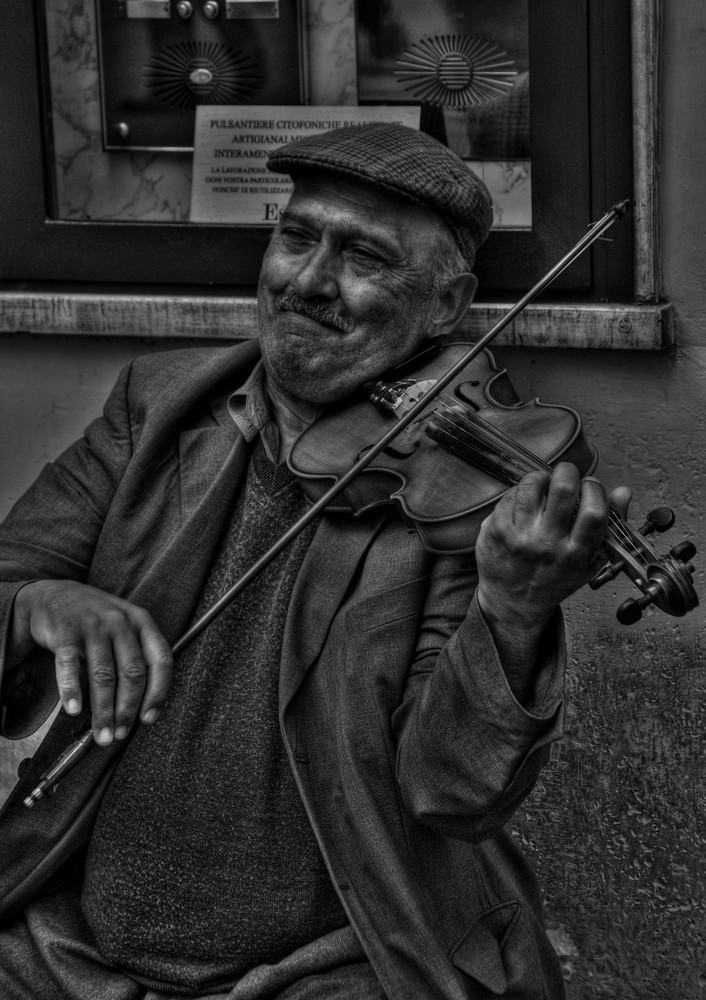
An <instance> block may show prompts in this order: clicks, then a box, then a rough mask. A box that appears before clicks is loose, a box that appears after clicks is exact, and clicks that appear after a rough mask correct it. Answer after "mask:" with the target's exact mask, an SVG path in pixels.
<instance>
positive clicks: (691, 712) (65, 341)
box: [0, 0, 706, 1000]
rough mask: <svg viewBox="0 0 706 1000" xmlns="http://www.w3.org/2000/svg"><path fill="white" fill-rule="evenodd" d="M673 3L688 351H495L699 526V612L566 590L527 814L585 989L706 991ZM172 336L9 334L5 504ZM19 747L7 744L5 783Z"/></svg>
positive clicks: (678, 296)
mask: <svg viewBox="0 0 706 1000" xmlns="http://www.w3.org/2000/svg"><path fill="white" fill-rule="evenodd" d="M665 7H666V8H667V9H666V11H665V16H666V23H665V86H664V108H663V109H664V130H663V155H662V191H663V228H664V271H665V288H666V292H667V294H668V295H669V296H670V297H671V299H672V300H673V303H674V311H675V317H676V326H677V336H678V343H679V346H678V348H677V351H676V353H675V354H674V355H673V356H669V357H668V356H666V355H657V354H650V355H646V356H645V355H642V354H639V355H638V354H633V353H629V352H609V351H572V350H566V351H558V350H555V351H548V350H547V351H539V350H527V351H522V350H519V349H504V350H502V351H500V350H498V351H497V352H496V354H497V357H498V359H499V360H500V361H501V362H502V363H503V364H507V365H508V367H509V368H510V370H511V372H512V376H513V381H514V382H515V384H516V387H517V388H518V390H519V392H520V394H521V395H522V396H523V397H524V398H532V397H533V396H539V397H540V398H541V399H542V400H543V401H544V402H556V403H565V404H568V405H573V406H576V407H577V408H578V409H579V410H580V411H581V412H582V414H583V416H584V418H585V423H586V427H587V431H588V434H589V436H590V437H591V438H592V439H593V440H594V442H595V443H596V445H597V447H598V449H599V452H600V455H601V461H600V466H599V472H600V475H601V476H602V478H603V479H604V481H605V482H606V484H607V485H609V486H614V485H617V484H619V483H626V484H628V485H629V486H631V487H632V489H633V491H634V494H635V498H634V503H633V508H634V513H633V514H632V520H633V522H638V521H639V519H640V516H641V515H642V514H643V513H644V512H646V511H647V510H649V509H650V507H653V506H656V505H658V504H668V505H670V506H672V507H673V508H674V511H675V513H676V515H677V525H676V526H675V528H673V529H672V531H671V532H670V533H669V534H668V535H667V536H664V538H663V539H661V540H658V543H657V544H658V546H659V547H663V548H664V549H666V548H668V547H669V546H670V545H673V544H675V543H676V542H678V541H680V540H681V539H682V538H683V537H689V538H691V539H693V540H694V541H695V543H696V545H697V547H698V548H699V550H700V551H699V553H698V554H697V557H696V564H697V575H696V584H697V589H698V590H699V592H700V595H701V597H702V607H701V608H699V609H697V610H696V611H695V612H693V613H692V614H691V615H689V616H688V617H687V618H684V619H680V620H676V619H672V618H668V617H667V616H665V615H662V614H660V613H658V612H654V613H648V614H646V615H645V617H644V619H643V620H642V621H641V622H640V623H638V624H637V625H636V626H634V627H631V628H629V629H628V628H623V627H622V626H621V625H619V624H618V623H617V621H616V619H615V608H616V607H617V605H618V604H620V603H621V601H622V600H624V599H625V598H626V597H627V596H630V594H631V588H630V586H629V585H628V584H627V583H626V582H621V581H620V580H618V581H616V582H615V583H614V584H611V585H609V586H608V587H606V588H604V589H603V590H602V591H599V592H598V593H592V592H590V591H587V590H586V591H582V592H581V593H580V594H578V595H576V596H575V597H574V598H573V599H572V600H571V601H570V602H569V605H568V607H567V617H568V619H569V623H570V627H571V634H572V655H571V666H570V671H569V676H568V679H567V694H568V696H569V712H568V723H567V734H566V738H565V740H564V741H563V743H562V744H561V745H560V746H559V747H558V748H557V751H556V753H555V755H554V759H553V762H552V763H551V765H550V766H549V767H548V768H547V770H546V771H545V774H544V776H543V778H542V780H541V782H540V784H539V785H538V787H537V788H536V789H535V791H534V793H533V795H532V797H531V799H530V800H529V802H528V803H527V805H526V807H525V809H524V811H523V813H522V815H521V816H520V817H518V820H517V823H516V832H517V836H518V837H519V838H520V839H521V840H522V841H523V842H524V843H525V845H526V846H527V850H528V852H529V854H530V856H531V857H532V859H533V861H534V863H535V865H536V867H537V869H538V872H539V875H540V879H541V881H542V884H543V886H544V889H545V893H546V900H547V917H548V923H549V926H550V928H551V932H552V936H553V940H554V943H555V945H556V947H557V949H558V951H559V952H560V954H561V955H562V958H563V961H564V967H565V974H566V978H567V982H568V989H569V995H570V1000H592V998H596V997H598V998H616V1000H617V998H620V1000H633V998H634V1000H637V998H666V1000H698V998H701V997H703V996H704V992H705V991H706V969H705V968H704V954H705V949H704V936H705V935H706V917H705V913H704V909H705V907H706V903H705V902H704V900H705V899H706V891H705V890H706V872H705V870H704V856H705V853H706V851H705V849H704V848H705V844H704V840H705V838H706V832H705V831H706V803H705V801H704V777H705V774H704V771H705V767H704V753H705V751H704V747H705V746H706V711H705V708H706V705H705V700H704V695H705V693H706V692H705V690H704V688H705V686H706V674H705V673H704V648H705V645H706V635H705V632H706V626H705V624H704V605H706V581H705V575H704V570H705V569H706V532H704V513H703V512H704V509H705V508H706V489H705V486H704V471H703V470H704V455H705V454H706V449H705V445H706V433H705V425H706V416H705V412H704V411H705V406H704V400H706V289H705V288H704V282H703V273H704V265H703V258H704V253H705V252H706V203H705V201H704V199H703V198H702V196H701V189H702V184H703V180H702V175H703V166H702V165H703V163H704V162H706V135H705V134H704V130H703V122H704V120H706V86H705V85H704V84H705V83H706V60H704V59H703V46H704V38H705V35H706V11H705V10H704V6H703V3H702V2H701V0H682V2H681V3H680V4H678V5H677V4H665ZM181 344H182V346H183V345H184V342H183V341H182V342H181ZM164 346H167V345H165V344H157V345H154V344H148V343H146V342H144V343H143V342H136V341H130V342H128V341H118V340H110V339H106V338H100V339H99V338H95V339H94V338H90V337H65V338H50V337H32V336H30V335H28V334H16V335H12V336H7V337H5V338H2V339H1V340H0V408H1V410H2V412H1V413H0V426H2V428H3V434H2V435H1V436H0V470H1V474H0V475H1V479H0V504H1V505H2V509H1V510H0V513H1V512H2V510H6V509H7V506H8V504H9V502H10V500H11V499H13V498H14V497H15V496H16V495H17V494H18V493H19V492H20V490H21V489H22V488H23V486H24V485H25V484H26V483H28V482H29V480H30V479H31V478H32V476H33V475H34V474H35V473H36V471H37V470H38V468H39V467H40V466H41V464H42V463H43V462H44V461H45V460H46V459H47V458H48V457H50V456H51V455H53V454H55V453H56V451H58V450H59V449H60V448H61V447H62V446H63V445H64V444H67V443H68V442H69V441H70V440H72V439H73V437H75V436H76V434H77V433H79V432H80V430H81V429H82V427H83V426H84V424H85V423H86V422H87V421H88V420H89V419H90V417H92V416H93V415H94V414H95V413H97V412H98V410H99V408H100V403H101V401H102V399H103V398H104V396H105V393H106V391H107V389H108V387H109V386H110V384H111V383H112V381H113V379H114V377H115V375H116V373H117V371H118V369H119V367H120V366H121V365H122V364H123V363H124V362H125V361H127V360H128V359H129V358H130V357H132V356H133V355H134V354H135V353H138V352H142V351H145V350H154V349H160V348H163V347H164ZM25 752H26V750H25V749H24V748H17V754H18V755H23V754H24V753H25ZM13 758H14V754H13V752H12V751H11V750H10V749H8V748H7V746H6V745H5V744H4V745H3V746H2V748H0V764H1V765H2V767H4V772H0V783H3V782H4V787H7V786H8V784H10V783H11V781H12V775H13V773H14V767H15V763H14V759H13Z"/></svg>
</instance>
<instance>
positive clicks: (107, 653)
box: [9, 580, 174, 746]
mask: <svg viewBox="0 0 706 1000" xmlns="http://www.w3.org/2000/svg"><path fill="white" fill-rule="evenodd" d="M35 645H37V646H41V647H43V648H44V649H48V650H49V651H50V652H52V653H53V654H54V660H55V664H56V680H57V685H58V688H59V697H60V698H61V702H62V704H63V706H64V708H65V710H66V711H67V712H68V714H69V715H78V714H79V713H80V711H81V708H82V693H81V683H80V678H81V675H82V674H83V673H85V676H86V678H87V682H88V692H89V697H90V702H91V713H92V727H93V736H94V739H95V741H96V743H98V744H99V745H101V746H107V745H108V744H109V743H111V742H112V740H113V739H114V738H115V739H118V740H120V739H124V738H125V737H126V736H127V735H128V733H129V731H130V728H131V727H132V724H133V722H134V721H135V719H136V718H137V717H138V716H139V719H140V721H141V722H143V723H147V724H148V725H150V724H152V723H153V722H155V721H156V719H157V716H158V715H159V712H160V710H161V708H162V706H163V704H164V702H165V699H166V697H167V692H168V691H169V687H170V685H171V680H172V669H173V665H174V658H173V656H172V652H171V649H170V646H169V643H168V642H167V640H166V639H165V638H164V636H163V635H162V633H161V632H160V630H159V628H158V627H157V625H156V624H155V621H154V619H153V618H152V616H151V615H150V614H149V613H148V612H147V611H145V610H144V608H140V607H137V605H135V604H130V602H129V601H124V600H122V599H121V598H119V597H114V596H113V595H112V594H107V593H105V592H104V591H102V590H97V589H96V588H95V587H89V586H87V585H86V584H82V583H75V582H74V581H73V580H37V581H35V582H33V583H28V584H26V585H25V586H24V587H22V588H21V589H20V590H19V591H18V593H17V595H16V597H15V604H14V609H13V618H12V632H11V636H10V647H9V662H10V663H14V664H17V663H18V662H19V661H20V660H22V659H24V658H25V657H26V656H28V655H29V654H30V653H31V651H32V649H33V648H34V646H35Z"/></svg>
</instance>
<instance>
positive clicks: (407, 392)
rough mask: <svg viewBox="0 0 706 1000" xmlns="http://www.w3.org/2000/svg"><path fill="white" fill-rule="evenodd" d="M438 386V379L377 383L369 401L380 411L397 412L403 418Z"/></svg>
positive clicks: (370, 392) (369, 395)
mask: <svg viewBox="0 0 706 1000" xmlns="http://www.w3.org/2000/svg"><path fill="white" fill-rule="evenodd" d="M434 385H436V379H433V378H427V379H422V381H421V382H415V381H414V380H413V379H400V380H399V381H397V382H384V381H382V380H380V381H378V382H376V383H375V384H374V385H373V386H372V388H371V389H370V390H369V391H368V399H369V400H370V402H371V403H372V404H373V405H374V406H377V408H378V409H379V410H385V411H386V412H388V413H389V412H393V413H394V412H397V411H399V415H400V416H402V415H403V414H404V413H406V412H407V411H408V410H409V409H411V408H412V406H414V404H415V403H417V402H418V401H419V400H420V399H421V398H422V396H423V395H424V394H425V393H426V392H428V391H429V389H431V388H432V387H433V386H434Z"/></svg>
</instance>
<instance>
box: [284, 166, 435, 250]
mask: <svg viewBox="0 0 706 1000" xmlns="http://www.w3.org/2000/svg"><path fill="white" fill-rule="evenodd" d="M281 217H282V218H283V219H284V220H285V221H286V220H287V219H293V218H301V219H302V220H303V219H305V218H307V219H310V220H311V222H312V223H319V224H322V225H330V226H333V225H338V226H347V227H350V228H351V229H359V230H361V231H362V232H369V233H370V234H371V235H372V234H373V233H374V234H376V235H377V236H380V237H381V236H383V235H384V234H387V235H388V236H389V237H390V238H391V239H399V240H403V241H405V242H406V241H407V240H412V241H416V240H423V241H424V243H425V244H428V243H434V242H436V241H439V240H442V239H446V240H453V235H452V233H451V230H450V229H449V227H448V225H447V224H446V222H445V221H444V219H443V218H442V217H441V215H439V213H438V212H436V211H434V209H432V208H430V207H429V206H427V205H423V204H421V203H420V202H416V201H413V200H411V199H407V198H403V197H399V196H397V195H395V194H393V193H391V192H389V191H386V190H383V189H380V188H377V187H375V186H374V185H371V184H366V183H363V182H360V181H357V180H353V179H349V178H345V177H340V176H338V175H336V174H333V173H328V172H326V171H324V170H321V171H311V172H307V173H302V174H299V175H298V176H297V177H296V178H295V179H294V188H293V190H292V194H291V196H290V199H289V201H288V203H287V205H286V207H285V208H284V210H283V212H282V216H281Z"/></svg>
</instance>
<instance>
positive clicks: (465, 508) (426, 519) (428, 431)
mask: <svg viewBox="0 0 706 1000" xmlns="http://www.w3.org/2000/svg"><path fill="white" fill-rule="evenodd" d="M467 350H468V344H464V343H452V344H448V345H446V346H445V347H443V348H441V349H440V350H437V351H427V352H425V353H424V354H423V355H422V356H421V358H420V359H419V360H416V361H415V359H413V360H412V361H411V362H408V363H407V364H406V365H403V366H400V367H399V368H397V369H395V370H394V371H393V372H392V373H390V375H389V376H388V377H385V378H383V379H381V380H380V381H379V382H377V383H375V385H374V386H372V387H369V389H368V394H367V396H366V398H361V399H360V400H356V401H354V402H352V403H351V402H350V401H348V405H346V406H345V407H341V408H340V409H335V410H332V411H329V412H327V413H326V414H325V415H324V416H322V417H321V418H320V419H319V420H317V421H316V422H315V423H314V424H313V425H312V426H311V427H310V428H309V429H308V430H307V431H306V433H305V434H304V435H302V437H300V438H299V440H298V441H297V442H296V443H295V445H294V448H293V449H292V452H291V455H290V458H289V465H290V468H291V470H292V471H293V473H294V474H295V475H296V476H297V478H298V479H299V481H300V483H301V485H302V488H303V489H304V491H305V493H306V494H307V497H308V498H309V500H310V501H312V502H315V501H316V500H318V499H319V497H321V496H322V495H323V494H324V493H325V492H326V490H327V489H328V488H329V487H330V486H331V484H332V483H333V482H335V481H336V479H338V478H339V477H340V476H341V475H342V474H343V473H345V471H346V470H347V469H348V468H349V467H350V466H351V465H352V464H353V463H354V462H355V461H356V460H357V459H358V458H359V457H360V456H361V455H363V454H364V453H365V451H366V449H367V448H369V447H370V445H372V444H373V443H375V442H377V441H378V440H379V439H380V438H381V437H382V435H383V434H384V433H385V431H387V430H388V428H389V427H390V426H391V424H394V422H395V421H396V420H398V419H399V414H400V413H403V412H404V410H405V407H406V406H407V405H409V404H410V403H411V402H414V401H415V400H416V399H417V398H419V394H420V392H423V391H426V389H427V388H428V387H429V386H430V385H431V384H433V382H435V381H436V379H437V378H438V377H439V376H440V375H442V374H443V373H444V372H445V371H447V370H448V369H449V367H450V366H451V365H452V364H453V363H454V362H455V361H456V360H457V359H458V358H460V357H462V355H463V354H464V353H465V352H466V351H467ZM526 455H530V456H531V461H529V464H528V459H527V458H526ZM536 459H539V460H540V462H541V463H546V464H548V465H554V464H555V463H556V462H559V461H569V462H573V463H574V464H575V465H576V466H577V467H578V468H579V470H580V471H581V473H582V474H584V475H586V474H588V473H590V472H591V471H592V470H593V469H594V468H595V465H596V462H597V455H596V451H595V449H594V448H593V447H592V446H591V445H590V444H589V443H588V441H587V440H586V438H585V437H584V434H583V430H582V427H581V419H580V417H579V415H578V413H576V411H575V410H572V409H570V408H568V407H564V406H548V405H544V404H543V403H540V402H539V400H536V399H535V400H533V401H532V402H529V403H521V402H520V401H519V400H518V398H517V395H516V394H515V391H514V389H513V388H512V385H511V384H510V381H509V378H508V376H507V372H506V371H505V370H501V369H499V368H497V366H496V364H495V361H494V359H493V357H492V355H491V354H490V352H489V351H487V350H486V351H484V352H483V353H481V354H479V355H478V356H477V357H476V358H474V359H473V361H472V362H471V363H470V365H468V366H467V367H466V368H465V369H464V371H463V373H462V374H461V375H460V376H458V378H457V379H455V380H454V381H453V382H451V383H450V385H449V386H448V387H447V389H446V391H445V393H444V394H443V395H441V396H437V397H436V398H435V399H433V400H432V402H431V403H430V404H429V406H428V408H427V409H425V410H424V411H423V413H422V414H421V416H420V417H418V418H417V419H416V420H415V421H414V422H413V423H412V424H410V425H409V426H408V427H407V428H405V429H404V430H403V431H401V433H400V435H399V436H398V437H397V438H396V439H395V441H394V443H393V444H392V445H390V446H389V447H388V448H387V449H385V451H383V452H382V453H381V454H380V455H378V456H377V457H376V458H375V459H374V460H373V461H372V462H371V464H370V465H369V466H367V467H366V468H365V469H363V470H362V471H361V473H360V474H359V475H358V476H357V478H356V479H355V480H353V482H352V483H350V484H349V485H348V487H347V488H346V489H345V490H344V491H343V493H341V494H339V496H338V497H336V499H335V501H334V505H332V506H331V507H330V508H329V509H330V510H333V511H342V512H348V513H353V514H361V513H363V512H364V511H366V510H370V509H371V508H374V507H377V506H379V505H381V504H390V503H392V504H394V505H396V506H397V507H398V508H399V510H400V512H401V513H402V516H403V517H404V518H405V520H407V521H408V522H409V523H410V524H411V525H413V526H414V528H415V530H416V531H417V532H418V534H419V536H420V539H421V541H422V543H423V544H424V545H425V547H426V548H428V549H430V550H431V551H433V552H468V551H472V549H473V547H474V545H475V541H476V538H477V536H478V531H479V529H480V525H481V522H482V521H483V520H484V518H485V517H486V516H487V515H488V514H489V513H490V511H491V509H492V507H493V506H494V505H495V503H497V501H498V500H499V499H500V497H501V496H502V495H503V493H505V492H506V491H507V490H508V489H509V488H510V487H511V486H513V485H514V484H515V483H516V482H519V480H520V479H521V478H522V477H523V476H524V475H525V474H526V472H528V471H530V469H531V468H532V467H536V461H535V460H536Z"/></svg>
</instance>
